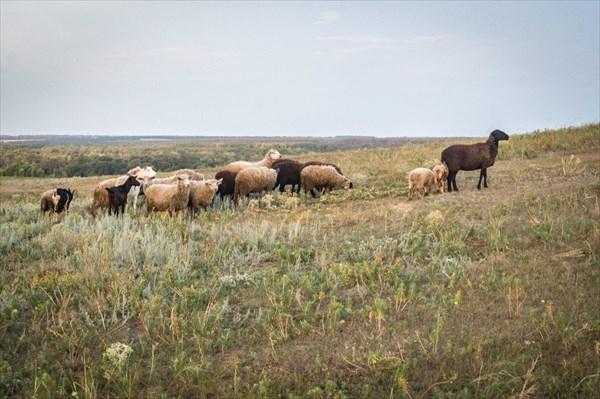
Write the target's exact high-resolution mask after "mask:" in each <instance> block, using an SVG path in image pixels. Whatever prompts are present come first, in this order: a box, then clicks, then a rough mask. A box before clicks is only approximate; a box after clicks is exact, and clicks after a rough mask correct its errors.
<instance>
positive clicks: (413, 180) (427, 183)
mask: <svg viewBox="0 0 600 399" xmlns="http://www.w3.org/2000/svg"><path fill="white" fill-rule="evenodd" d="M431 186H434V187H435V188H436V189H437V191H438V192H441V188H440V186H439V185H438V184H437V181H436V178H435V173H433V171H432V170H431V169H427V168H416V169H413V170H411V171H410V172H409V173H408V200H409V201H410V200H411V199H413V196H414V195H415V194H416V195H417V198H421V189H422V188H423V189H425V195H429V192H430V191H431Z"/></svg>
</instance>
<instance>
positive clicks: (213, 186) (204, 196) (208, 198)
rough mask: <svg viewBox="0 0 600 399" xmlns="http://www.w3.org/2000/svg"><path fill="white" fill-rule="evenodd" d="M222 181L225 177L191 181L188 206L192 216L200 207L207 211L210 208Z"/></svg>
mask: <svg viewBox="0 0 600 399" xmlns="http://www.w3.org/2000/svg"><path fill="white" fill-rule="evenodd" d="M222 182H223V179H219V180H216V179H212V180H202V181H194V180H192V181H190V200H189V202H188V208H189V210H190V213H191V215H192V217H193V216H194V215H195V214H196V210H197V209H198V208H203V209H204V210H205V211H206V210H208V206H209V205H210V204H211V203H212V201H213V198H214V196H215V194H216V192H217V190H218V189H219V186H220V185H221V183H222Z"/></svg>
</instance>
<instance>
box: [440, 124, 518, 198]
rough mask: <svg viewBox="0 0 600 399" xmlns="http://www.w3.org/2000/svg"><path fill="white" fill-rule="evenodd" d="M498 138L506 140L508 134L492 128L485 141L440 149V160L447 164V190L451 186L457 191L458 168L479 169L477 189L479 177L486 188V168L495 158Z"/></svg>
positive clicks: (479, 185)
mask: <svg viewBox="0 0 600 399" xmlns="http://www.w3.org/2000/svg"><path fill="white" fill-rule="evenodd" d="M500 140H508V134H506V133H504V132H503V131H501V130H494V131H493V132H492V133H490V137H489V138H488V139H487V141H486V142H485V143H477V144H456V145H452V146H450V147H448V148H446V149H445V150H444V151H442V162H444V163H445V164H446V165H447V166H448V192H450V191H452V186H453V187H454V191H458V187H457V186H456V174H457V173H458V171H459V170H476V169H480V173H479V183H478V184H477V189H481V179H483V186H484V187H486V188H487V186H488V185H487V168H489V167H490V166H492V165H493V164H494V161H495V160H496V155H498V142H499V141H500Z"/></svg>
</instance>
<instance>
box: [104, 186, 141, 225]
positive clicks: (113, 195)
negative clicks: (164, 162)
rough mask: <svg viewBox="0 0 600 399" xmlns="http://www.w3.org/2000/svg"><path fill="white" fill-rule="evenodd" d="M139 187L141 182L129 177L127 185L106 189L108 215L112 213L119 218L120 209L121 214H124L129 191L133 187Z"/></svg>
mask: <svg viewBox="0 0 600 399" xmlns="http://www.w3.org/2000/svg"><path fill="white" fill-rule="evenodd" d="M139 185H140V182H139V181H138V179H137V178H136V177H135V176H129V177H128V178H127V180H126V181H125V183H123V184H122V185H120V186H114V187H106V191H107V192H108V201H109V205H108V214H109V215H110V214H111V211H112V212H114V213H115V215H117V216H119V209H121V214H124V213H125V205H126V204H127V195H128V194H129V190H130V189H131V187H134V186H139Z"/></svg>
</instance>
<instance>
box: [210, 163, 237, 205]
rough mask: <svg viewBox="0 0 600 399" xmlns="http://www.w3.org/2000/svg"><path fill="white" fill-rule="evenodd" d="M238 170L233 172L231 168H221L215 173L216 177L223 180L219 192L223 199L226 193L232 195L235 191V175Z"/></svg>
mask: <svg viewBox="0 0 600 399" xmlns="http://www.w3.org/2000/svg"><path fill="white" fill-rule="evenodd" d="M236 176H237V172H231V171H229V170H221V171H219V172H217V174H216V175H215V179H218V180H221V184H220V185H219V190H218V191H217V193H218V194H219V196H220V197H221V200H222V199H223V197H225V196H226V195H229V196H232V197H233V193H234V191H235V177H236Z"/></svg>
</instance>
